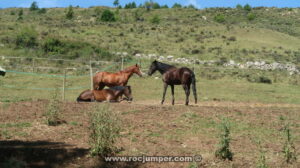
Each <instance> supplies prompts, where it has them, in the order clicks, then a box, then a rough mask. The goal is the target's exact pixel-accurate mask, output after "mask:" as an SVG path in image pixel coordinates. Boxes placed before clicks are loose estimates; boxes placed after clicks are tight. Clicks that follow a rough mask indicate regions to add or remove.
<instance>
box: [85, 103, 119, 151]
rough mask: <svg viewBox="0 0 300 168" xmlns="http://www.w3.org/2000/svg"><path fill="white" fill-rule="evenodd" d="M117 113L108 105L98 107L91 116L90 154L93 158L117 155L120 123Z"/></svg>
mask: <svg viewBox="0 0 300 168" xmlns="http://www.w3.org/2000/svg"><path fill="white" fill-rule="evenodd" d="M119 121H120V120H119V117H118V116H117V114H116V113H114V112H113V111H111V110H110V109H109V107H108V105H97V106H95V109H94V111H93V112H92V113H91V114H90V131H91V133H90V145H91V149H90V153H91V155H92V156H96V155H99V156H109V155H112V154H114V153H115V151H116V149H117V148H116V147H115V146H114V144H115V142H116V139H117V138H118V137H119V135H120V134H119V132H120V123H119Z"/></svg>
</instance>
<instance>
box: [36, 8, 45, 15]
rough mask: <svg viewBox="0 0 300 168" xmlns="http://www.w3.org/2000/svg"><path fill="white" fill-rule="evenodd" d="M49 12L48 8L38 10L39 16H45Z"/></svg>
mask: <svg viewBox="0 0 300 168" xmlns="http://www.w3.org/2000/svg"><path fill="white" fill-rule="evenodd" d="M46 12H47V10H46V8H42V9H40V10H38V13H39V14H45V13H46Z"/></svg>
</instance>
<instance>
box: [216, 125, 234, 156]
mask: <svg viewBox="0 0 300 168" xmlns="http://www.w3.org/2000/svg"><path fill="white" fill-rule="evenodd" d="M229 136H230V125H229V121H228V119H223V120H222V122H221V133H220V142H219V148H218V149H217V150H216V152H215V156H216V157H217V158H219V159H223V160H226V159H228V160H232V157H233V153H232V152H231V151H230V140H231V139H230V137H229Z"/></svg>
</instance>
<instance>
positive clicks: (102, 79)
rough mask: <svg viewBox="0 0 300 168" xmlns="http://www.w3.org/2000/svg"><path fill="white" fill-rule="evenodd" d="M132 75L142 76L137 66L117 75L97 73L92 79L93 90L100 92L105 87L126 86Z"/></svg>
mask: <svg viewBox="0 0 300 168" xmlns="http://www.w3.org/2000/svg"><path fill="white" fill-rule="evenodd" d="M133 73H135V74H137V75H139V76H140V77H141V76H142V72H141V70H140V67H139V66H138V65H137V64H135V65H133V66H130V67H128V68H126V69H124V70H123V71H119V72H117V73H110V72H98V73H96V75H95V76H94V78H93V83H94V89H95V90H102V89H103V88H104V87H105V86H108V87H113V86H126V85H127V83H128V80H129V78H130V77H131V76H132V74H133Z"/></svg>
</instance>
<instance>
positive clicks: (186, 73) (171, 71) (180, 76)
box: [148, 60, 197, 105]
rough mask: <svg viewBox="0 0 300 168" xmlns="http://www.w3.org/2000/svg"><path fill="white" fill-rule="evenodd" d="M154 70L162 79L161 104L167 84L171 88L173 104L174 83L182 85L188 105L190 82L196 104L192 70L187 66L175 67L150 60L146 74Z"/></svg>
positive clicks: (194, 79) (150, 73)
mask: <svg viewBox="0 0 300 168" xmlns="http://www.w3.org/2000/svg"><path fill="white" fill-rule="evenodd" d="M156 70H157V71H159V72H160V73H161V74H162V80H163V82H164V91H163V97H162V100H161V104H163V103H164V101H165V95H166V91H167V88H168V85H170V86H171V90H172V105H174V101H175V99H174V85H182V86H183V89H184V91H185V95H186V100H185V105H188V104H189V96H190V86H191V84H192V88H193V93H194V98H195V103H196V104H197V90H196V78H195V74H194V72H193V71H192V70H190V69H189V68H187V67H181V68H176V67H175V66H172V65H168V64H164V63H161V62H158V61H156V60H155V61H153V62H152V64H151V66H150V68H149V72H148V75H150V76H151V75H152V74H153V73H154V72H155V71H156Z"/></svg>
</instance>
